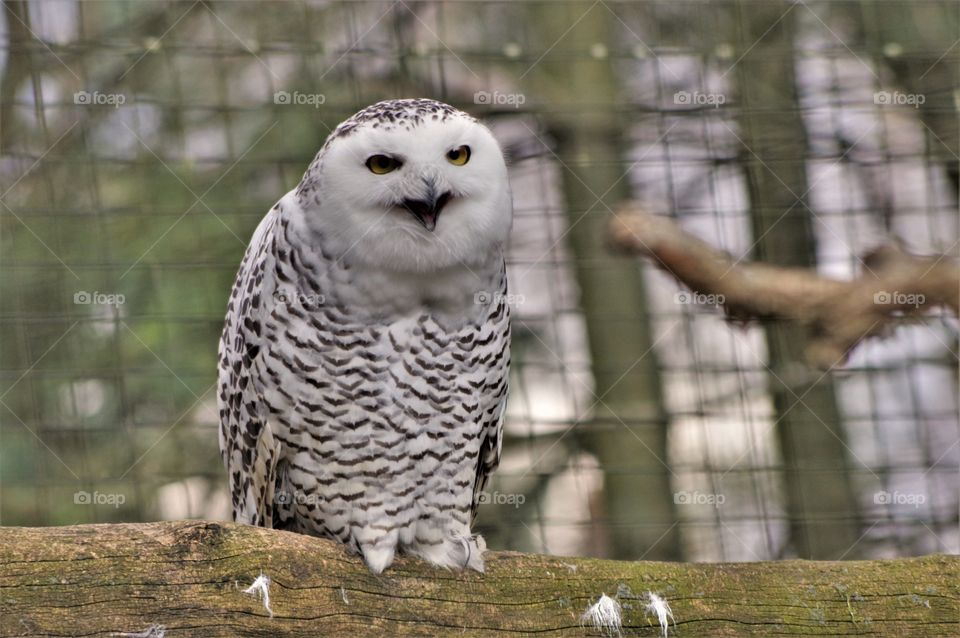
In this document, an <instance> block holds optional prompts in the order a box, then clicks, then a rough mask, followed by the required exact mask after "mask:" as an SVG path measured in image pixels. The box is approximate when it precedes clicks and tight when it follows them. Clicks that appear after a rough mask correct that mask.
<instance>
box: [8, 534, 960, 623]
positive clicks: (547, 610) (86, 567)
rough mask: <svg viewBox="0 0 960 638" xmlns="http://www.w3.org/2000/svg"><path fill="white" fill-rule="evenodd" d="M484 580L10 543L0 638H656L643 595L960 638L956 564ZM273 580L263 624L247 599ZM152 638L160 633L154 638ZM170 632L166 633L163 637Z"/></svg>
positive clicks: (630, 567) (654, 567) (237, 541)
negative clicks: (618, 616)
mask: <svg viewBox="0 0 960 638" xmlns="http://www.w3.org/2000/svg"><path fill="white" fill-rule="evenodd" d="M486 561H487V572H486V573H485V574H478V573H476V572H469V573H457V572H450V571H447V570H443V569H438V568H433V567H430V566H428V565H426V564H425V563H423V562H421V561H418V560H416V559H411V558H402V559H400V560H399V561H398V562H397V563H396V564H395V565H394V566H393V567H391V568H390V569H388V570H387V571H386V572H385V573H384V574H382V575H380V576H374V575H372V574H370V573H369V572H368V571H367V570H366V568H365V567H364V566H363V563H362V561H360V560H359V559H358V558H356V557H351V556H349V555H347V554H346V553H345V551H344V549H343V548H342V547H341V546H340V545H338V544H336V543H334V542H331V541H326V540H322V539H318V538H312V537H309V536H303V535H299V534H292V533H289V532H281V531H275V530H267V529H262V528H256V527H249V526H245V525H236V524H233V523H216V522H205V521H176V522H165V523H143V524H120V525H78V526H73V527H51V528H23V527H12V528H2V529H0V590H2V593H0V609H2V613H0V636H4V637H7V636H39V635H43V636H123V635H126V636H136V635H140V636H153V637H154V638H156V637H159V636H161V635H165V636H166V637H167V638H174V637H180V636H203V637H205V638H206V637H216V636H240V635H243V636H281V637H282V636H310V637H315V636H342V635H351V636H354V637H360V636H383V635H390V636H401V635H402V636H407V635H447V634H450V635H452V634H456V635H463V636H496V635H508V634H510V635H517V634H520V635H527V634H533V633H537V634H538V635H570V636H585V635H597V634H598V631H597V630H596V629H594V628H592V627H590V626H582V625H581V615H582V614H583V612H584V611H585V610H586V609H587V607H588V606H590V605H592V604H594V603H595V602H596V601H597V599H598V598H599V597H600V595H601V594H604V593H605V594H607V595H609V596H616V597H617V598H618V599H619V602H620V603H621V604H622V606H623V634H626V635H633V636H655V635H658V634H660V631H661V630H660V626H659V625H658V623H657V620H656V618H654V617H653V616H652V615H651V614H650V613H648V612H646V611H645V609H644V608H645V603H646V596H647V592H648V591H652V592H654V593H657V594H659V595H660V596H662V597H663V598H664V599H666V601H667V602H668V603H669V604H670V605H671V607H672V611H673V616H674V619H675V622H676V624H675V626H673V625H671V627H670V631H676V634H677V635H686V636H754V635H756V636H769V635H801V634H802V635H839V634H883V635H903V636H948V635H957V632H958V631H960V626H958V620H957V619H958V615H957V614H958V605H960V578H958V576H960V558H958V557H956V556H945V555H935V556H926V557H923V558H908V559H899V560H884V561H862V562H861V561H849V562H819V563H818V562H807V561H782V562H771V563H728V564H724V563H716V564H683V563H657V562H643V563H629V562H616V561H608V560H599V559H590V558H562V557H554V556H540V555H533V554H517V553H513V552H488V553H487V554H486ZM261 574H264V575H266V576H268V577H269V578H270V580H271V583H270V587H269V594H270V607H271V609H272V612H273V613H272V615H271V614H270V613H268V611H267V609H266V608H265V606H264V604H263V602H262V601H260V600H258V599H256V598H255V597H253V596H252V595H248V594H244V593H243V590H244V589H245V588H247V587H249V586H250V584H251V583H252V582H253V581H254V579H256V578H257V577H258V576H260V575H261ZM151 627H152V628H153V629H152V632H151V630H150V628H151ZM159 627H163V631H161V630H160V629H159Z"/></svg>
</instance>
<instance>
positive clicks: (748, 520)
mask: <svg viewBox="0 0 960 638" xmlns="http://www.w3.org/2000/svg"><path fill="white" fill-rule="evenodd" d="M0 33H2V39H0V42H2V45H0V233H2V238H0V242H2V243H0V248H2V253H0V267H2V277H0V304H2V309H0V348H2V350H0V357H2V363H0V379H2V380H0V428H2V429H0V497H2V501H0V517H2V518H0V523H2V524H4V525H64V524H73V523H85V522H114V521H146V520H156V519H174V518H185V517H209V518H229V496H228V495H227V493H226V477H225V475H224V473H223V469H222V465H221V463H220V459H219V455H218V451H217V436H216V421H217V411H216V402H215V401H216V399H215V393H214V392H213V387H214V383H215V378H216V347H217V340H218V336H219V331H220V329H221V326H222V321H223V316H224V313H225V307H226V299H227V296H228V293H229V289H230V285H231V283H232V280H233V277H234V275H235V273H236V270H237V267H238V265H239V263H240V258H241V255H242V252H243V249H244V247H245V245H246V243H247V241H248V240H249V237H250V236H251V234H252V232H253V229H254V227H255V226H256V224H257V222H258V221H259V219H260V218H261V217H262V216H263V215H264V214H265V212H266V211H267V210H268V209H269V208H270V206H271V205H272V204H273V203H274V202H275V201H276V200H277V199H278V198H279V197H280V196H281V195H282V194H283V193H285V192H287V191H288V190H290V189H291V188H293V187H294V186H295V185H296V184H297V182H298V181H299V179H300V176H301V175H302V173H303V171H304V170H305V168H306V166H307V164H308V163H309V161H310V160H311V158H312V156H313V155H314V153H315V152H316V151H317V149H318V148H319V147H320V145H321V144H322V142H323V140H324V138H325V137H326V135H327V134H328V133H329V132H330V131H331V130H332V129H333V127H335V126H336V124H337V123H338V122H339V121H341V120H342V119H343V118H345V117H346V116H348V115H350V114H351V113H352V112H354V111H355V110H357V109H358V108H360V107H362V106H365V105H367V104H369V103H372V102H375V101H377V100H380V99H386V98H392V97H413V96H425V97H434V98H436V99H441V100H444V101H446V102H449V103H451V104H453V105H455V106H457V107H460V108H463V109H465V110H467V111H469V112H471V113H473V114H475V115H477V116H478V117H481V118H483V119H484V120H485V121H486V122H487V123H488V124H489V126H490V127H491V128H492V129H493V131H494V133H495V134H496V135H497V137H498V138H499V139H500V140H501V143H502V145H503V147H504V149H505V151H506V153H507V155H508V157H509V161H510V167H511V168H510V172H511V181H512V185H513V191H514V197H515V223H514V230H513V233H512V238H511V243H510V247H509V253H508V264H509V269H510V281H511V289H512V292H513V298H512V302H513V310H514V318H515V320H514V357H513V359H514V368H513V373H512V388H511V397H510V404H509V406H508V414H507V422H506V429H505V441H504V452H503V459H502V464H501V468H500V470H499V471H498V473H497V474H496V476H495V480H494V481H493V482H492V483H491V485H490V486H489V487H488V492H487V494H486V495H485V505H484V506H483V507H482V508H481V513H480V516H479V519H478V531H481V532H483V533H484V534H485V535H486V536H487V540H488V543H489V545H490V546H491V547H493V548H509V549H515V550H523V551H539V552H551V553H558V554H570V555H573V554H576V555H594V556H610V557H616V558H624V559H639V558H647V559H653V558H657V559H671V560H761V559H778V558H788V557H795V556H800V557H810V558H854V557H858V558H863V557H882V556H905V555H917V554H926V553H931V552H958V551H960V533H958V508H960V503H958V489H957V470H958V465H960V425H958V405H957V392H956V389H957V383H958V379H957V361H958V359H957V351H958V336H957V335H958V329H957V328H958V324H957V321H956V320H955V318H951V317H949V316H946V315H930V316H927V317H925V319H924V320H923V321H922V322H919V323H912V324H905V325H903V326H902V327H900V328H898V329H897V330H896V332H895V333H894V334H893V335H891V336H890V337H889V338H888V339H886V340H884V341H875V342H869V343H866V344H864V345H862V346H861V347H860V348H859V349H858V350H857V351H856V352H855V354H854V356H853V358H852V359H851V361H850V362H848V364H847V365H845V366H844V367H843V368H842V369H838V370H836V371H833V372H831V373H827V374H822V373H820V372H818V371H815V370H812V369H810V368H808V367H807V366H805V365H804V364H803V363H802V361H801V359H800V357H799V356H798V353H799V351H800V350H799V348H798V346H797V341H798V340H799V338H800V336H799V335H796V334H791V333H790V332H789V331H788V330H786V329H784V328H782V327H779V326H774V325H751V326H747V327H737V326H731V325H730V324H727V323H726V322H725V321H724V319H723V317H722V313H720V312H719V311H718V310H717V308H716V307H715V305H716V302H717V300H716V299H710V298H707V297H704V296H702V295H699V296H698V295H694V294H692V293H689V292H686V291H684V290H683V289H682V288H680V287H679V286H678V285H677V284H676V283H675V282H674V281H673V280H672V279H671V278H670V277H668V276H667V275H665V274H664V273H662V272H659V271H656V270H655V269H654V268H653V267H651V266H650V265H649V264H646V263H641V262H639V261H636V260H632V259H627V258H624V257H618V256H615V255H613V254H611V251H610V250H609V248H608V247H607V245H606V240H605V227H606V223H607V222H608V220H609V219H610V217H611V216H612V215H613V214H615V210H616V206H617V205H618V204H619V203H621V202H623V201H625V200H628V199H629V200H633V201H634V202H636V203H637V204H638V205H640V206H642V207H643V208H644V209H646V210H648V211H650V212H654V213H658V214H664V215H670V216H673V217H675V218H677V219H678V220H679V221H680V223H681V224H682V225H683V226H684V227H685V228H688V229H690V230H692V231H693V232H695V233H696V234H698V235H700V236H701V237H703V238H704V239H706V240H707V241H709V242H710V243H712V244H714V245H716V246H720V247H723V248H724V249H726V250H728V251H730V252H731V253H732V254H734V255H736V256H737V257H739V258H743V259H757V260H764V261H769V262H771V263H779V264H784V265H799V266H804V267H809V268H813V269H817V270H818V271H820V272H821V273H823V274H826V275H829V276H835V277H840V278H849V277H852V276H854V275H855V274H856V273H858V272H860V271H862V270H863V269H864V267H865V266H864V264H862V262H861V261H860V259H859V256H860V255H862V254H863V253H864V252H865V251H866V250H868V249H870V248H872V247H874V246H876V245H878V244H879V243H882V242H883V241H886V240H888V239H890V238H897V239H898V240H899V241H902V242H903V243H904V244H905V245H906V246H907V247H908V248H909V249H910V250H911V251H913V252H917V253H926V254H932V253H945V254H947V255H948V256H949V257H952V258H956V257H957V253H958V250H957V238H958V227H957V222H958V220H957V217H958V215H957V209H958V200H957V188H958V129H957V106H956V104H957V99H958V97H957V96H958V93H957V90H958V78H960V73H958V65H960V43H958V38H960V5H958V4H957V3H955V2H933V1H926V0H916V1H913V2H897V1H869V0H868V1H862V2H845V1H834V2H814V1H809V2H803V1H800V2H780V1H777V0H754V1H740V2H696V1H690V2H617V1H614V0H599V1H597V2H579V1H570V2H566V1H559V0H551V1H522V2H495V1H479V2H415V1H406V2H405V1H400V2H366V1H356V2H323V1H319V0H317V1H312V0H303V1H293V2H268V1H265V0H264V1H253V0H251V1H246V0H239V1H230V2H227V1H220V2H204V1H197V2H193V1H191V0H187V1H184V2H179V1H171V2H168V1H159V0H151V1H149V2H133V1H121V0H117V1H112V0H62V1H61V0H5V1H4V2H3V11H2V13H0ZM889 292H890V294H891V295H895V294H898V291H889ZM881 302H882V300H881Z"/></svg>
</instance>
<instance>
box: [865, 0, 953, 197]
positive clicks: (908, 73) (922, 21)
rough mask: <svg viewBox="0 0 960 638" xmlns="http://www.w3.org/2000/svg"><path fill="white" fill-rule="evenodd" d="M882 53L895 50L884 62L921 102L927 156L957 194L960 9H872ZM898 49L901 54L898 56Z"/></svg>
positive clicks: (907, 5)
mask: <svg viewBox="0 0 960 638" xmlns="http://www.w3.org/2000/svg"><path fill="white" fill-rule="evenodd" d="M873 11H874V14H875V15H874V16H871V17H874V18H875V19H876V21H875V22H872V23H873V24H876V26H877V28H878V31H879V33H878V36H879V39H880V40H881V41H880V42H879V43H877V44H878V45H879V46H880V47H882V46H883V45H886V44H890V45H892V46H893V51H894V52H897V55H895V56H888V57H887V58H885V60H886V63H887V66H889V67H890V69H891V70H892V71H893V75H894V78H895V80H896V83H897V84H898V85H900V87H901V88H902V90H903V91H904V92H906V93H909V94H911V95H913V96H922V103H921V104H920V105H919V107H918V110H919V112H920V113H919V114H920V121H921V122H922V123H923V125H924V126H925V127H926V130H925V131H924V134H925V136H926V138H927V140H928V141H927V147H928V148H927V149H926V153H928V154H929V157H930V158H931V159H932V160H934V161H939V162H942V163H943V166H944V167H945V169H946V171H947V175H949V176H950V180H951V183H952V185H953V192H954V194H955V195H956V191H957V189H958V188H960V162H958V158H960V129H958V119H957V108H958V107H957V101H956V100H957V99H960V97H958V95H957V93H956V91H957V90H958V87H960V45H958V44H957V38H958V37H960V3H958V2H955V1H954V2H946V3H943V4H938V3H929V2H923V3H917V2H896V3H884V4H883V6H882V7H876V6H874V8H873ZM898 49H900V50H899V51H898Z"/></svg>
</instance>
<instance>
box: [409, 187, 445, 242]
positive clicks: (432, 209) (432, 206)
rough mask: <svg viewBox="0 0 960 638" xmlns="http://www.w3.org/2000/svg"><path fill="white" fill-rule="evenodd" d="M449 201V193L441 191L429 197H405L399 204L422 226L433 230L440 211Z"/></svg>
mask: <svg viewBox="0 0 960 638" xmlns="http://www.w3.org/2000/svg"><path fill="white" fill-rule="evenodd" d="M431 194H432V193H431ZM449 201H450V193H443V194H442V195H439V196H434V197H432V198H431V199H405V200H403V201H402V202H400V205H401V206H403V207H404V208H405V209H406V210H407V211H408V212H409V213H410V214H411V215H413V216H414V217H415V218H416V219H417V221H418V222H420V224H421V225H422V226H423V227H424V228H426V229H427V230H429V231H430V232H433V230H434V229H435V228H436V227H437V219H438V218H439V217H440V211H442V210H443V207H444V206H446V205H447V202H449Z"/></svg>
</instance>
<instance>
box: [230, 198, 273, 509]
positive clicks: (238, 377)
mask: <svg viewBox="0 0 960 638" xmlns="http://www.w3.org/2000/svg"><path fill="white" fill-rule="evenodd" d="M278 217H279V216H278V213H277V211H276V209H274V210H271V211H270V213H268V214H267V216H266V217H265V218H264V219H263V221H262V222H260V225H259V226H258V227H257V230H256V232H255V233H254V235H253V239H252V240H251V242H250V245H249V246H248V247H247V251H246V253H245V254H244V257H243V261H242V262H241V264H240V272H239V273H238V274H237V280H236V283H235V284H234V287H233V291H232V292H231V293H230V302H229V303H228V304H227V317H226V321H225V323H224V327H223V335H222V336H221V338H220V351H219V366H218V367H219V381H218V393H217V404H218V407H219V410H220V454H221V456H222V457H223V462H224V465H225V466H226V468H227V474H228V475H229V477H230V494H231V497H232V501H233V518H234V520H235V521H237V522H241V523H248V524H250V525H260V526H262V527H272V522H273V500H274V486H275V482H276V471H277V464H278V463H279V460H280V457H281V448H280V443H279V441H277V440H276V439H275V438H274V436H273V432H272V430H271V427H270V423H269V421H268V419H267V414H268V411H267V407H266V405H265V403H264V401H263V398H262V396H261V394H260V389H259V388H260V386H259V383H258V382H257V379H259V378H261V375H262V374H263V368H264V367H265V366H266V364H265V362H264V356H263V352H262V348H261V346H263V345H264V338H263V334H262V332H263V322H262V321H261V318H262V316H264V314H265V312H267V311H266V310H265V308H266V307H267V306H268V305H269V304H267V300H266V299H265V298H264V295H265V294H268V291H267V290H265V285H264V283H265V273H269V272H270V264H271V263H272V260H273V237H274V227H275V226H276V225H277V223H278V221H277V220H278Z"/></svg>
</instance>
